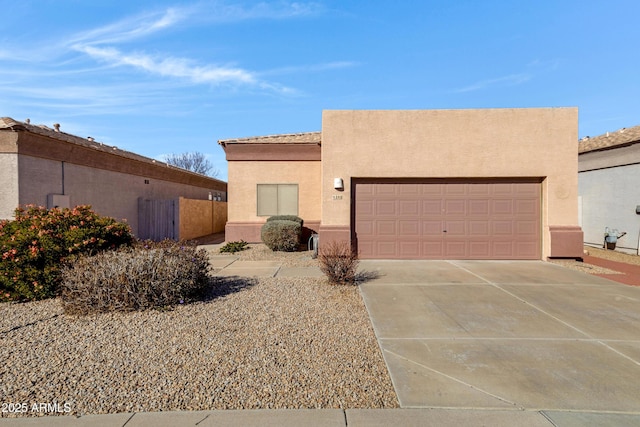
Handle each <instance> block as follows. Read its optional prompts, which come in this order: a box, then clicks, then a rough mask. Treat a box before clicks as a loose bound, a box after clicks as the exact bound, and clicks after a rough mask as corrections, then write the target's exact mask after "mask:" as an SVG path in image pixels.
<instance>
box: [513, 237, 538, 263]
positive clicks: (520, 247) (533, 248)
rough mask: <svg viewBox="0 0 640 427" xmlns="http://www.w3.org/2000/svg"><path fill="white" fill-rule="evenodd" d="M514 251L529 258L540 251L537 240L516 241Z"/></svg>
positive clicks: (535, 256)
mask: <svg viewBox="0 0 640 427" xmlns="http://www.w3.org/2000/svg"><path fill="white" fill-rule="evenodd" d="M516 252H517V253H518V254H522V256H525V257H528V258H529V259H536V258H537V257H538V253H539V252H540V245H539V243H538V242H537V241H531V242H516Z"/></svg>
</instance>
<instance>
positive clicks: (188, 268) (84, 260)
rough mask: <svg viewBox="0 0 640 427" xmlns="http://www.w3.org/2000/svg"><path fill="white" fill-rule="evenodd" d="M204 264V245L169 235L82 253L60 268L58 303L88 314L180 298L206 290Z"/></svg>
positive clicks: (192, 297) (177, 301)
mask: <svg viewBox="0 0 640 427" xmlns="http://www.w3.org/2000/svg"><path fill="white" fill-rule="evenodd" d="M208 267H209V259H208V255H207V252H206V251H205V250H204V249H200V250H197V249H196V247H195V246H185V244H184V243H176V242H172V243H169V242H168V241H165V242H163V243H161V244H142V245H136V246H135V247H134V248H124V249H120V250H118V251H108V252H102V253H100V254H98V255H95V256H93V257H87V256H83V257H80V258H78V259H77V260H76V261H75V262H74V263H72V264H69V265H68V266H65V267H64V268H63V270H62V284H61V297H62V307H63V309H64V311H65V313H67V314H89V313H100V312H107V311H132V310H142V309H147V308H153V307H160V308H164V307H167V306H172V305H176V304H183V303H186V302H189V301H191V300H196V299H198V298H199V297H201V296H203V295H204V294H205V291H206V289H207V287H208V285H209V278H208V276H207V270H208Z"/></svg>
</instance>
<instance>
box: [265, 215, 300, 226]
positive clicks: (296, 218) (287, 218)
mask: <svg viewBox="0 0 640 427" xmlns="http://www.w3.org/2000/svg"><path fill="white" fill-rule="evenodd" d="M269 221H295V222H297V223H298V224H300V227H302V225H303V222H304V221H303V220H302V218H300V217H299V216H295V215H274V216H270V217H269V218H267V222H269Z"/></svg>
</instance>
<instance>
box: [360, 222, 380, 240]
mask: <svg viewBox="0 0 640 427" xmlns="http://www.w3.org/2000/svg"><path fill="white" fill-rule="evenodd" d="M374 231H375V223H374V222H373V221H360V222H359V223H358V235H359V236H360V237H361V238H375V235H376V234H375V233H374Z"/></svg>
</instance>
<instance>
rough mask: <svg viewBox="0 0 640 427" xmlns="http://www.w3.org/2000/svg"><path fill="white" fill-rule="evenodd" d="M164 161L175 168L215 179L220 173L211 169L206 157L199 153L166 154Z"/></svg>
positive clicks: (211, 165)
mask: <svg viewBox="0 0 640 427" xmlns="http://www.w3.org/2000/svg"><path fill="white" fill-rule="evenodd" d="M164 161H165V162H167V163H168V164H170V165H172V166H177V167H179V168H182V169H186V170H188V171H191V172H195V173H199V174H201V175H207V176H210V177H212V178H215V177H216V176H218V175H219V173H220V171H219V170H218V169H215V168H214V167H213V164H212V163H211V162H210V161H209V159H207V157H206V156H205V155H204V154H203V153H200V152H197V151H194V152H188V153H182V154H168V155H166V156H164Z"/></svg>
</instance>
